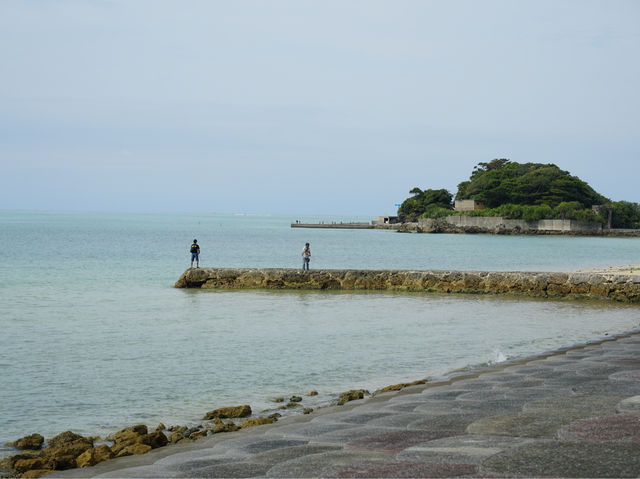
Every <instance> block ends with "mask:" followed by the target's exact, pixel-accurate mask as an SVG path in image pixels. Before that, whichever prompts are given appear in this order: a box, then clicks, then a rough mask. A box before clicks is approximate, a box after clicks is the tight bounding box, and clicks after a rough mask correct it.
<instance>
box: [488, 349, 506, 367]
mask: <svg viewBox="0 0 640 479" xmlns="http://www.w3.org/2000/svg"><path fill="white" fill-rule="evenodd" d="M506 360H507V356H506V355H505V354H504V353H503V352H502V351H500V350H499V349H494V350H493V351H492V353H491V358H489V361H488V363H489V364H498V363H504V362H505V361H506Z"/></svg>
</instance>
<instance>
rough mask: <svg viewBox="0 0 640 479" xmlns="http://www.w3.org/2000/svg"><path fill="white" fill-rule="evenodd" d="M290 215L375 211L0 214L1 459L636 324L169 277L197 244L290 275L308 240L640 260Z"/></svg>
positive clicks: (227, 261) (493, 304)
mask: <svg viewBox="0 0 640 479" xmlns="http://www.w3.org/2000/svg"><path fill="white" fill-rule="evenodd" d="M296 220H297V221H300V222H320V221H323V222H325V223H328V222H333V221H336V222H340V221H370V220H371V218H370V217H366V216H361V217H348V216H345V217H340V216H308V215H307V216H305V215H245V214H239V215H222V214H130V213H128V214H122V213H79V212H34V211H0V455H7V454H10V453H14V452H15V450H13V449H12V448H9V447H6V445H5V444H6V442H7V441H12V440H15V439H17V438H20V437H22V436H25V435H27V434H32V433H40V434H42V435H44V436H45V437H52V436H54V435H56V434H58V433H60V432H63V431H66V430H72V431H74V432H77V433H79V434H83V435H92V436H93V435H101V436H104V435H106V434H109V433H111V432H114V431H116V430H119V429H121V428H123V427H126V426H129V425H133V424H140V423H143V424H147V425H148V426H150V427H155V426H156V425H157V424H158V423H164V424H165V425H167V426H169V425H176V424H180V425H188V424H195V423H197V422H198V421H199V420H200V419H201V418H202V416H203V415H204V413H205V412H207V411H209V410H212V409H216V408H218V407H223V406H234V405H240V404H250V405H251V407H252V409H253V410H254V412H256V413H261V412H262V411H269V412H273V411H274V410H276V409H275V408H277V407H278V406H279V403H276V402H274V401H275V399H276V398H278V397H284V398H288V397H290V396H292V395H301V396H303V398H304V400H303V404H304V405H305V406H306V407H313V408H316V407H322V406H324V405H327V404H329V403H330V402H331V401H333V400H335V399H336V398H337V396H338V394H339V393H340V392H343V391H346V390H349V389H354V388H358V389H359V388H364V389H368V390H369V391H375V390H376V389H378V388H380V387H383V386H386V385H390V384H395V383H399V382H404V381H413V380H417V379H423V378H438V377H442V376H446V375H448V374H452V373H456V372H460V371H465V370H467V369H469V368H475V367H478V366H481V365H486V364H492V363H499V362H502V361H508V360H514V359H518V358H526V357H530V356H534V355H536V354H540V353H543V352H548V351H552V350H556V349H558V348H563V347H567V346H572V345H579V344H584V343H586V342H589V341H594V340H597V339H599V338H604V337H608V336H609V337H610V336H612V335H615V334H618V333H622V332H625V331H635V330H636V329H637V328H638V327H640V309H639V308H638V306H633V305H628V304H623V303H615V302H599V301H587V300H583V301H576V300H573V301H569V300H542V299H527V298H512V297H500V296H483V295H442V294H416V293H397V292H394V293H389V292H327V291H323V292H320V291H257V290H256V291H246V290H245V291H213V290H185V289H176V288H173V287H172V286H173V284H174V282H175V281H176V280H177V279H178V278H179V276H180V275H181V274H182V273H183V272H184V270H185V269H186V268H187V267H188V266H189V259H190V258H189V246H190V244H191V242H192V240H193V239H194V238H197V239H198V243H199V244H200V246H201V257H200V266H201V267H258V268H271V267H277V268H285V267H288V268H300V267H301V265H302V263H301V252H302V249H303V246H304V243H305V242H309V243H310V244H311V251H312V260H311V268H312V269H313V268H317V269H324V268H360V269H416V270H422V269H437V270H496V271H566V270H576V269H585V268H594V267H602V266H613V265H627V264H640V239H638V238H600V237H567V236H493V235H446V234H416V233H397V232H394V231H387V230H338V229H299V228H291V227H290V224H291V223H292V222H295V221H296ZM310 391H317V392H318V395H317V396H313V397H307V396H305V394H307V393H308V392H310ZM265 414H266V413H265ZM288 414H300V413H299V412H297V411H289V412H288Z"/></svg>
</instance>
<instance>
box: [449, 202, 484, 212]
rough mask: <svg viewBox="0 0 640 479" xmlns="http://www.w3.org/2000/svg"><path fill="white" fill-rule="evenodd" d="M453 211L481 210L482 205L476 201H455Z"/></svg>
mask: <svg viewBox="0 0 640 479" xmlns="http://www.w3.org/2000/svg"><path fill="white" fill-rule="evenodd" d="M454 209H455V210H456V211H473V210H483V209H484V203H480V202H479V201H476V200H456V203H455V207H454Z"/></svg>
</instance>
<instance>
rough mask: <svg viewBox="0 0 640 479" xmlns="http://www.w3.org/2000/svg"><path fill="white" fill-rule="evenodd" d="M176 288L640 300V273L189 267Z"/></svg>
mask: <svg viewBox="0 0 640 479" xmlns="http://www.w3.org/2000/svg"><path fill="white" fill-rule="evenodd" d="M175 287H176V288H202V289H308V290H381V291H411V292H437V293H473V294H510V295H519V296H533V297H545V298H595V299H613V300H617V301H627V302H640V274H639V273H638V271H629V272H627V271H615V272H610V273H609V272H606V271H594V272H528V271H526V272H522V271H504V272H502V271H411V270H348V269H344V270H335V269H332V270H329V269H326V270H311V271H302V270H298V269H284V268H268V269H254V268H197V269H194V268H190V269H188V270H187V271H185V272H184V273H183V274H182V276H181V277H180V279H179V280H178V281H177V282H176V284H175Z"/></svg>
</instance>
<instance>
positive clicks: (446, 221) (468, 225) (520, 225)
mask: <svg viewBox="0 0 640 479" xmlns="http://www.w3.org/2000/svg"><path fill="white" fill-rule="evenodd" d="M291 228H325V229H384V230H395V231H398V232H403V233H408V232H416V233H444V234H493V235H567V236H620V237H640V229H620V228H618V229H616V228H604V227H603V226H602V224H601V223H582V222H580V221H577V220H569V219H564V220H562V219H548V220H534V221H525V220H512V219H507V218H502V217H499V216H457V215H453V216H446V217H444V218H438V219H432V218H420V219H419V220H418V221H415V222H400V221H399V218H398V217H397V216H378V217H377V218H376V219H374V220H372V221H371V222H370V223H367V222H364V221H331V222H324V221H321V222H318V223H302V222H300V221H295V222H292V223H291Z"/></svg>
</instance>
